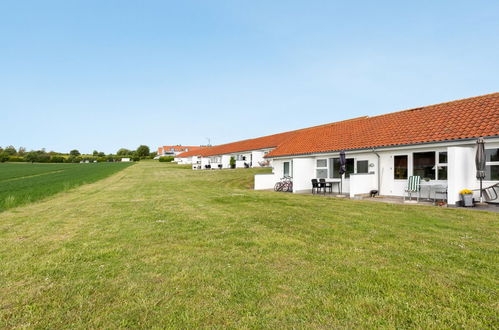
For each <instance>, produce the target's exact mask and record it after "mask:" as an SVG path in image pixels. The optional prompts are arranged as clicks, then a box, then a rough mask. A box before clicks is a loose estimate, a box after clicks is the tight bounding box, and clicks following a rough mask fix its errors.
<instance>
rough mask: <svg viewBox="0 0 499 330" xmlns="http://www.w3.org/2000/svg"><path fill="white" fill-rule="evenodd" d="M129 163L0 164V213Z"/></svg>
mask: <svg viewBox="0 0 499 330" xmlns="http://www.w3.org/2000/svg"><path fill="white" fill-rule="evenodd" d="M130 165H131V163H92V164H36V163H35V164H31V163H4V164H0V212H1V211H3V210H5V209H8V208H11V207H15V206H19V205H23V204H26V203H30V202H34V201H37V200H39V199H42V198H45V197H47V196H50V195H53V194H55V193H58V192H60V191H64V190H68V189H70V188H74V187H76V186H79V185H81V184H85V183H91V182H95V181H97V180H100V179H102V178H105V177H107V176H109V175H111V174H113V173H116V172H117V171H120V170H122V169H124V168H125V167H128V166H130Z"/></svg>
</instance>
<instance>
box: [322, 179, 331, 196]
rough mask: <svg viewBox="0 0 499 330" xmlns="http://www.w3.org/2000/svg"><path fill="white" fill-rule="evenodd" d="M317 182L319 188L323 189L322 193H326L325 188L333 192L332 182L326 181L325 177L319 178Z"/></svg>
mask: <svg viewBox="0 0 499 330" xmlns="http://www.w3.org/2000/svg"><path fill="white" fill-rule="evenodd" d="M319 184H320V185H321V188H322V189H324V194H326V190H329V192H330V193H333V184H332V183H330V182H326V179H319Z"/></svg>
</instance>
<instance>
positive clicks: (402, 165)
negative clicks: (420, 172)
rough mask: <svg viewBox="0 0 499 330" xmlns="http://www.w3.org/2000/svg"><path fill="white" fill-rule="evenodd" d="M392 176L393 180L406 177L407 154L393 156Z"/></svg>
mask: <svg viewBox="0 0 499 330" xmlns="http://www.w3.org/2000/svg"><path fill="white" fill-rule="evenodd" d="M393 163H394V164H393V174H394V175H393V178H394V179H395V180H405V179H407V164H408V161H407V155H403V156H395V157H393Z"/></svg>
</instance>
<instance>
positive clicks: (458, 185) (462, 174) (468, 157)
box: [447, 146, 476, 204]
mask: <svg viewBox="0 0 499 330" xmlns="http://www.w3.org/2000/svg"><path fill="white" fill-rule="evenodd" d="M447 150H448V161H449V166H448V169H447V171H448V178H449V185H448V203H449V204H456V202H457V201H458V200H459V199H460V198H459V191H460V190H462V189H465V188H466V189H472V188H471V187H472V182H473V181H475V180H473V178H474V177H475V172H476V171H475V168H476V167H475V158H474V155H475V148H474V147H471V146H470V147H449V148H448V149H447Z"/></svg>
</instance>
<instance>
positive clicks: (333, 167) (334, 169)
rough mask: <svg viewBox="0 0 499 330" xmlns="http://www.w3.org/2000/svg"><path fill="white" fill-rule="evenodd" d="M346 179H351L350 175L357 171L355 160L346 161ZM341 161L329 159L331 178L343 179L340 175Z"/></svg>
mask: <svg viewBox="0 0 499 330" xmlns="http://www.w3.org/2000/svg"><path fill="white" fill-rule="evenodd" d="M345 169H346V172H345V178H349V177H350V173H354V171H355V160H354V159H353V158H347V159H346V166H345ZM339 170H340V159H339V158H329V177H330V178H341V176H340V173H339Z"/></svg>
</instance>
